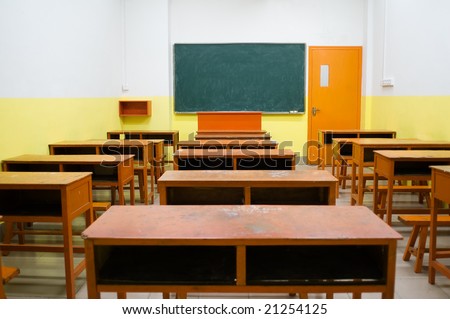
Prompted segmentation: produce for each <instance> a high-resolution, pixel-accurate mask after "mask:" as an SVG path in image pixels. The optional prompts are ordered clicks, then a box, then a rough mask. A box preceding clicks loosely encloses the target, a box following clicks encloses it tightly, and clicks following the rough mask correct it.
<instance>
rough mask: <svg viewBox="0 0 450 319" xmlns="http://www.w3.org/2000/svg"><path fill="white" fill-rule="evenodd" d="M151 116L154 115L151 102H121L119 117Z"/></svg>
mask: <svg viewBox="0 0 450 319" xmlns="http://www.w3.org/2000/svg"><path fill="white" fill-rule="evenodd" d="M150 115H152V101H150V100H130V101H119V116H150Z"/></svg>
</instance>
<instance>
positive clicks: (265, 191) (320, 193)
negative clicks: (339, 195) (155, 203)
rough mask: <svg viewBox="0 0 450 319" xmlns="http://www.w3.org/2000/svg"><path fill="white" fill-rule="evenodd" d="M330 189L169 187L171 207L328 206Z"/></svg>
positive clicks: (167, 191) (169, 203)
mask: <svg viewBox="0 0 450 319" xmlns="http://www.w3.org/2000/svg"><path fill="white" fill-rule="evenodd" d="M329 190H330V188H329V187H251V188H250V193H249V195H248V196H249V198H248V199H246V195H245V187H167V188H166V196H167V204H168V205H242V204H244V203H246V202H247V201H248V202H249V203H250V204H251V205H328V204H329Z"/></svg>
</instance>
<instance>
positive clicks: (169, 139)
mask: <svg viewBox="0 0 450 319" xmlns="http://www.w3.org/2000/svg"><path fill="white" fill-rule="evenodd" d="M106 134H107V138H108V139H122V137H123V138H124V139H126V140H130V139H132V140H133V139H136V140H158V139H163V140H164V146H168V147H169V146H171V147H172V148H173V151H174V152H175V151H176V150H177V144H178V141H179V139H180V133H179V131H158V130H116V131H109V132H107V133H106Z"/></svg>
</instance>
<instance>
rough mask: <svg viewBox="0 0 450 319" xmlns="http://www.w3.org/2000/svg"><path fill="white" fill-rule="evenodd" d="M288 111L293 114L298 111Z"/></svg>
mask: <svg viewBox="0 0 450 319" xmlns="http://www.w3.org/2000/svg"><path fill="white" fill-rule="evenodd" d="M289 113H291V114H295V113H298V111H295V110H294V111H289Z"/></svg>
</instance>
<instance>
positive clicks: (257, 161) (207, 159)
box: [173, 149, 296, 170]
mask: <svg viewBox="0 0 450 319" xmlns="http://www.w3.org/2000/svg"><path fill="white" fill-rule="evenodd" d="M173 159H174V162H173V167H174V169H175V170H205V169H216V170H226V169H229V170H231V169H247V170H248V169H251V170H257V169H259V170H261V169H274V170H280V169H281V170H285V169H287V170H290V169H292V170H294V169H295V164H296V163H295V153H294V152H293V151H292V150H286V149H284V150H281V149H230V150H224V149H181V150H177V151H176V152H175V154H174V156H173Z"/></svg>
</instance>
